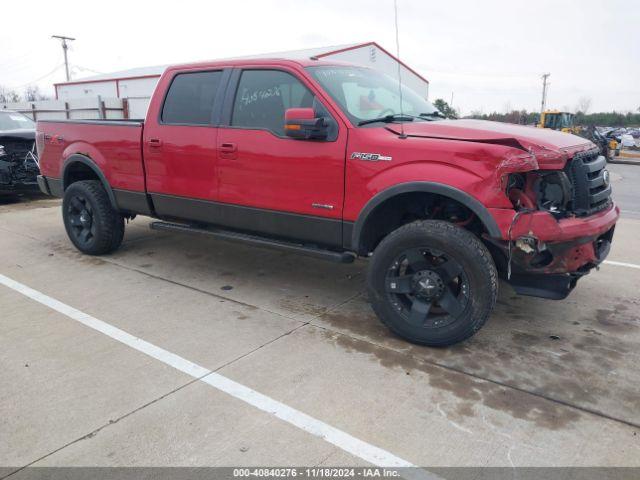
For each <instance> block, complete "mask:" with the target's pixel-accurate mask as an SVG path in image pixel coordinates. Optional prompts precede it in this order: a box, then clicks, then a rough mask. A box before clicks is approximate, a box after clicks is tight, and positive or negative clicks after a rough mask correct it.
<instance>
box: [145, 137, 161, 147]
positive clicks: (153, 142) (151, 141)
mask: <svg viewBox="0 0 640 480" xmlns="http://www.w3.org/2000/svg"><path fill="white" fill-rule="evenodd" d="M147 143H148V144H149V146H150V147H154V148H158V147H161V146H162V140H160V139H159V138H150V139H149V141H148V142H147Z"/></svg>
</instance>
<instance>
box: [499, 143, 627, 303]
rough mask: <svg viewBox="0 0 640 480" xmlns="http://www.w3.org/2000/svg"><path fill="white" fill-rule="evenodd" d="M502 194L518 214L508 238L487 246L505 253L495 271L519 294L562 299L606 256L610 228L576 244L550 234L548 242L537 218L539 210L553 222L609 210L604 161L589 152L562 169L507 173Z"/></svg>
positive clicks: (580, 155) (577, 155)
mask: <svg viewBox="0 0 640 480" xmlns="http://www.w3.org/2000/svg"><path fill="white" fill-rule="evenodd" d="M505 193H506V194H507V196H508V197H509V199H510V200H511V202H512V204H513V207H514V209H515V210H516V215H515V216H514V218H513V221H512V223H511V227H510V229H509V235H508V237H509V238H508V240H507V241H505V242H499V241H492V242H491V243H492V245H493V247H494V248H497V249H499V250H500V251H502V253H503V255H504V257H503V258H504V260H505V264H504V265H502V269H501V268H500V266H498V268H499V270H500V269H501V270H502V272H503V274H504V276H505V277H506V278H508V279H509V280H510V282H511V283H512V285H513V286H514V288H515V289H516V291H518V292H519V293H521V294H525V295H527V294H529V295H536V296H546V297H548V298H564V297H565V296H566V294H568V292H569V291H570V290H571V289H572V288H573V286H574V285H575V282H576V281H577V279H578V278H580V277H581V276H583V275H585V274H586V273H588V272H589V271H590V270H591V269H592V268H594V267H597V265H598V264H599V263H600V262H601V261H602V259H603V258H605V257H606V255H607V254H608V251H609V248H610V244H611V239H612V237H613V230H614V229H613V228H611V229H608V230H606V231H599V232H595V233H594V234H593V235H591V236H586V237H581V238H579V239H577V240H571V239H568V240H566V241H558V240H556V238H555V237H556V236H554V235H551V238H553V240H552V241H548V240H547V239H545V238H543V235H542V234H543V233H544V232H543V231H541V230H540V225H542V224H541V223H538V222H537V221H536V220H541V219H542V217H540V214H541V213H542V212H546V213H547V214H551V215H552V216H553V217H554V218H555V220H556V221H572V220H571V219H574V220H579V219H581V218H584V217H587V216H591V215H595V214H598V213H599V212H604V211H605V210H607V209H608V208H609V207H610V206H611V186H610V176H609V172H608V171H607V170H606V159H605V157H604V156H602V155H600V154H599V151H598V150H589V151H585V152H581V153H578V154H576V155H574V157H573V158H571V159H570V160H568V161H567V163H566V165H565V167H564V168H563V169H562V170H535V171H531V172H522V173H512V174H509V176H508V178H507V181H506V185H505ZM534 225H537V227H535V228H534ZM534 231H535V232H536V233H535V234H534V233H533V232H534Z"/></svg>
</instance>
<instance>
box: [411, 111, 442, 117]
mask: <svg viewBox="0 0 640 480" xmlns="http://www.w3.org/2000/svg"><path fill="white" fill-rule="evenodd" d="M418 116H419V117H420V118H425V117H437V118H447V117H446V115H443V114H442V113H441V112H438V111H435V112H429V113H419V114H418Z"/></svg>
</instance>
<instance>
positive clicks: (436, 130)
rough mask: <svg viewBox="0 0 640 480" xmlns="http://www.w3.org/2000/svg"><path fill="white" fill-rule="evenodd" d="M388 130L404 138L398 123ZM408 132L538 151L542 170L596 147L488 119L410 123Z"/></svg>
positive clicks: (571, 137) (573, 137) (565, 136)
mask: <svg viewBox="0 0 640 480" xmlns="http://www.w3.org/2000/svg"><path fill="white" fill-rule="evenodd" d="M387 129H388V130H390V131H392V132H393V133H396V134H398V135H400V126H399V125H397V124H393V125H389V126H388V127H387ZM404 133H405V135H407V136H409V137H422V138H440V139H446V140H460V141H466V142H478V143H492V144H498V145H505V146H510V147H515V148H520V149H522V150H525V151H529V152H534V153H535V154H536V157H537V159H538V164H539V165H540V167H541V168H545V167H547V168H548V167H554V168H557V167H560V168H562V166H563V165H564V163H565V162H566V159H567V157H568V156H572V155H573V154H574V153H575V152H577V151H581V150H585V149H590V148H594V145H593V144H592V143H591V142H590V141H589V140H586V139H584V138H582V137H578V136H577V135H571V134H569V133H563V132H557V131H554V130H549V129H547V128H536V127H528V126H523V125H514V124H511V123H502V122H489V121H486V120H441V121H434V122H420V121H416V122H412V123H409V122H407V123H405V124H404Z"/></svg>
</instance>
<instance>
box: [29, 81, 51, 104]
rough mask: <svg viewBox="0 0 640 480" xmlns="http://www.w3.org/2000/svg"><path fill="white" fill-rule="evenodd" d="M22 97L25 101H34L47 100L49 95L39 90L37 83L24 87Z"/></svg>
mask: <svg viewBox="0 0 640 480" xmlns="http://www.w3.org/2000/svg"><path fill="white" fill-rule="evenodd" d="M24 99H25V101H27V102H36V101H38V100H49V97H48V96H47V95H45V94H43V93H41V92H40V87H38V86H37V85H29V86H28V87H27V88H25V89H24Z"/></svg>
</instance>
